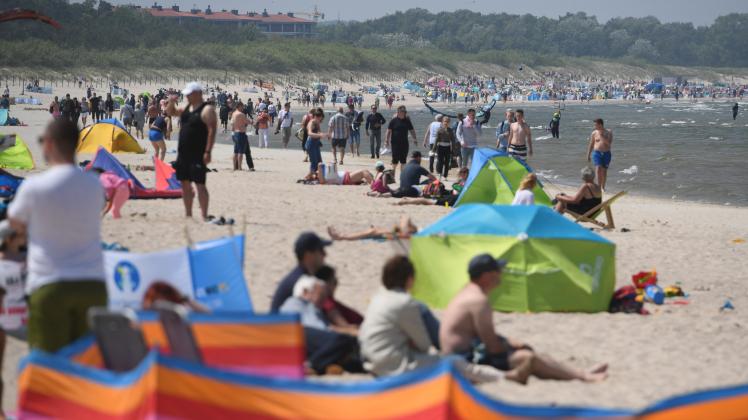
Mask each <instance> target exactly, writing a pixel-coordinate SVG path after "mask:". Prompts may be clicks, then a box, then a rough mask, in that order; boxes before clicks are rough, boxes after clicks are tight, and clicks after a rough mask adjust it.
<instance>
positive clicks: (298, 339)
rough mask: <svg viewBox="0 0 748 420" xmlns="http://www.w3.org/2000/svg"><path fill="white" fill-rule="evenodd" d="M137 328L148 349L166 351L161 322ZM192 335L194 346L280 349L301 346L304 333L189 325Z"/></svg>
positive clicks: (283, 327)
mask: <svg viewBox="0 0 748 420" xmlns="http://www.w3.org/2000/svg"><path fill="white" fill-rule="evenodd" d="M140 325H141V328H142V330H143V335H145V340H146V342H147V343H148V346H149V347H153V346H155V344H156V343H159V345H160V347H162V348H168V345H169V341H168V339H167V338H166V334H165V333H164V330H163V328H162V327H161V323H160V322H157V321H143V322H141V324H140ZM192 332H193V333H194V334H195V341H197V344H198V347H200V348H203V347H240V346H242V347H243V346H246V347H280V346H303V343H304V330H303V329H302V328H301V325H300V324H295V323H288V324H271V325H249V324H212V323H205V324H200V323H195V324H192Z"/></svg>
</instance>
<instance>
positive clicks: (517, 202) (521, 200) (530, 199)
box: [512, 172, 538, 206]
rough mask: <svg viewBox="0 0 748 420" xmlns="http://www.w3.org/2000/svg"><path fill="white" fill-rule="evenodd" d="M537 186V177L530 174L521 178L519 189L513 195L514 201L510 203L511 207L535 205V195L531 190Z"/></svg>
mask: <svg viewBox="0 0 748 420" xmlns="http://www.w3.org/2000/svg"><path fill="white" fill-rule="evenodd" d="M537 184H538V177H537V176H536V175H535V174H534V173H533V172H530V173H529V174H527V175H525V177H524V178H522V181H521V182H520V183H519V188H517V192H516V193H515V194H514V200H513V201H512V205H513V206H532V205H534V204H535V193H533V192H532V190H533V188H535V186H536V185H537Z"/></svg>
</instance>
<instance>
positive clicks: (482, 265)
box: [468, 254, 506, 279]
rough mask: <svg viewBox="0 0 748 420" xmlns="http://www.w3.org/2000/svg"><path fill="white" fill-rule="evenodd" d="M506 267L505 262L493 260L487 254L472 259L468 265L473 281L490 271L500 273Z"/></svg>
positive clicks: (497, 259)
mask: <svg viewBox="0 0 748 420" xmlns="http://www.w3.org/2000/svg"><path fill="white" fill-rule="evenodd" d="M504 266H506V260H502V259H499V258H494V257H492V256H491V255H489V254H480V255H476V256H475V257H473V259H472V260H470V263H469V264H468V273H469V274H470V278H471V279H474V278H476V277H479V276H480V275H481V274H483V273H488V272H490V271H501V269H502V268H504Z"/></svg>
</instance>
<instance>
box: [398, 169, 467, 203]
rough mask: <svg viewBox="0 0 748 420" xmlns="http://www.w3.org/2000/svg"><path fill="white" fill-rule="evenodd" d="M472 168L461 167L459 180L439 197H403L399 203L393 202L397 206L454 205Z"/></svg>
mask: <svg viewBox="0 0 748 420" xmlns="http://www.w3.org/2000/svg"><path fill="white" fill-rule="evenodd" d="M469 173H470V170H469V169H468V168H460V171H459V172H458V177H459V178H458V180H457V182H455V183H454V184H452V190H446V191H445V193H444V194H442V195H441V196H439V197H430V198H426V197H419V198H408V197H405V198H402V199H400V201H398V202H397V203H393V204H394V205H397V206H406V205H421V206H449V207H453V206H454V205H455V203H456V202H457V199H458V198H459V197H460V191H462V187H464V186H465V182H466V181H467V177H468V174H469Z"/></svg>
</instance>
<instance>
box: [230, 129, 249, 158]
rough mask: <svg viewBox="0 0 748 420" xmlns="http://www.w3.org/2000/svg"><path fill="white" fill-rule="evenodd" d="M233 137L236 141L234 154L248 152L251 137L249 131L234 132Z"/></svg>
mask: <svg viewBox="0 0 748 420" xmlns="http://www.w3.org/2000/svg"><path fill="white" fill-rule="evenodd" d="M231 139H232V140H233V141H234V154H235V155H243V154H245V153H247V148H249V138H248V137H247V133H234V134H232V135H231Z"/></svg>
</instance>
